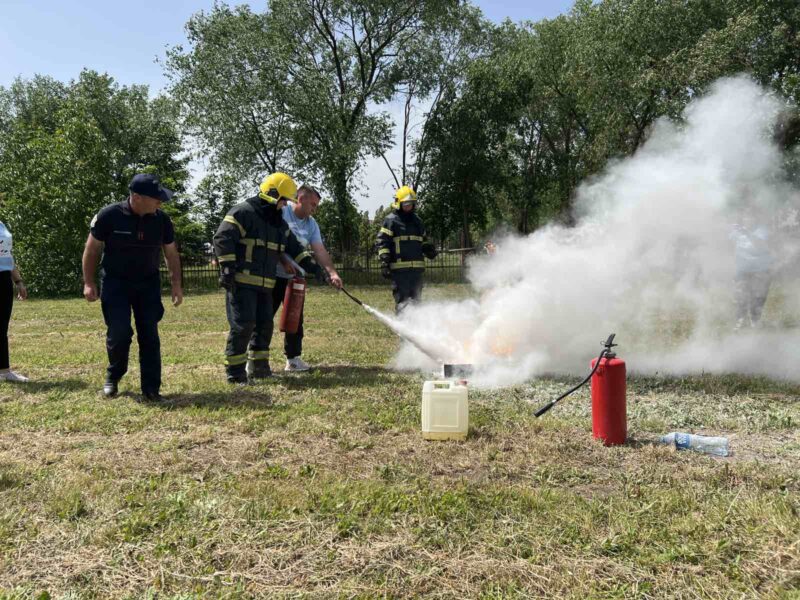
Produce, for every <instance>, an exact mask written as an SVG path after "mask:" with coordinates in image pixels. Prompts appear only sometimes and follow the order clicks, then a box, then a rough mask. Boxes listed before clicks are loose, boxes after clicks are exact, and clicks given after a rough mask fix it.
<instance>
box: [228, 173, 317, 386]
mask: <svg viewBox="0 0 800 600" xmlns="http://www.w3.org/2000/svg"><path fill="white" fill-rule="evenodd" d="M296 194H297V185H296V184H295V182H294V181H293V180H292V178H291V177H289V176H288V175H286V174H285V173H272V174H271V175H269V176H267V177H266V178H265V179H264V181H263V182H262V183H261V186H260V187H259V193H258V195H257V196H253V197H252V198H248V199H247V200H245V201H244V202H241V203H239V204H237V205H235V206H234V207H233V208H231V209H230V210H229V211H228V214H227V215H225V218H224V219H223V220H222V223H220V225H219V228H218V229H217V233H216V234H215V235H214V252H215V254H216V257H217V260H218V262H219V267H220V285H221V286H222V287H224V288H225V290H226V292H225V308H226V312H227V316H228V324H229V325H230V331H229V333H228V341H227V344H226V347H225V373H226V375H227V379H228V381H229V382H230V383H246V382H247V376H248V374H249V375H250V377H252V378H254V379H260V378H265V377H270V376H271V375H272V371H271V369H270V366H269V340H268V337H267V333H268V325H270V324H271V323H272V317H273V308H272V288H273V287H274V286H275V271H276V268H277V265H278V261H279V260H281V256H282V255H283V253H284V252H285V253H287V254H288V255H289V256H291V257H292V258H295V260H296V261H297V262H298V263H300V265H301V266H302V267H303V268H304V269H306V270H307V271H310V272H312V273H315V272H316V271H317V265H316V263H314V261H313V259H312V258H311V256H310V255H309V254H308V253H307V252H306V251H305V249H304V248H303V247H302V246H301V245H300V243H299V242H298V241H297V239H296V238H295V237H294V235H292V233H291V232H290V231H289V227H288V225H287V224H286V223H285V222H284V221H283V217H282V216H281V209H282V208H283V206H284V205H285V204H286V202H287V201H288V200H294V199H295V197H296Z"/></svg>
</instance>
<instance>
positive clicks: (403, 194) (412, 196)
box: [392, 185, 417, 210]
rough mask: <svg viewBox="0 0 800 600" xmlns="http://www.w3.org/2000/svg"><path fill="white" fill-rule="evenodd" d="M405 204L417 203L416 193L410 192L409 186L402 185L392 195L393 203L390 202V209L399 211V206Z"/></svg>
mask: <svg viewBox="0 0 800 600" xmlns="http://www.w3.org/2000/svg"><path fill="white" fill-rule="evenodd" d="M405 202H414V203H416V202H417V192H415V191H414V190H412V189H411V188H410V187H409V186H407V185H404V186H403V187H401V188H400V189H399V190H397V191H396V192H395V194H394V202H392V208H394V209H395V210H400V205H401V204H403V203H405Z"/></svg>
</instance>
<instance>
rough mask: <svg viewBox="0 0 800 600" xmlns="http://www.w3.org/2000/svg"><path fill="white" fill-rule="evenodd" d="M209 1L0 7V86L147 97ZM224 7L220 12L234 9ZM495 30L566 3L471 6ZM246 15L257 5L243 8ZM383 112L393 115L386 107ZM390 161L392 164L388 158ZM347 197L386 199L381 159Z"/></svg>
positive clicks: (512, 0)
mask: <svg viewBox="0 0 800 600" xmlns="http://www.w3.org/2000/svg"><path fill="white" fill-rule="evenodd" d="M213 3H214V0H138V1H134V2H120V1H118V0H105V1H103V0H77V1H74V2H68V1H64V0H0V86H6V87H7V86H8V85H10V84H11V83H12V82H13V81H14V79H15V78H16V77H20V76H21V77H23V78H25V79H29V78H31V77H33V76H34V75H35V74H41V75H50V76H51V77H53V78H55V79H57V80H59V81H69V80H70V79H74V78H76V77H77V76H78V74H79V73H80V71H81V69H83V68H90V69H94V70H96V71H99V72H101V73H108V74H109V75H111V76H112V77H114V78H115V79H116V80H117V81H118V82H119V83H121V84H123V85H130V84H134V83H136V84H147V85H149V86H150V90H151V93H157V92H158V91H160V90H162V89H163V88H164V87H165V86H166V83H167V82H166V78H165V77H164V75H163V69H162V66H161V65H160V64H157V63H156V58H163V57H164V54H165V50H166V48H167V47H169V46H174V45H177V44H181V43H183V42H185V40H186V38H185V36H184V31H183V26H184V24H185V23H186V21H187V20H188V19H189V17H190V16H191V15H193V14H194V13H196V12H198V11H201V10H209V9H210V8H211V7H212V6H213ZM242 3H243V2H241V1H231V2H228V4H242ZM473 3H474V4H477V5H478V6H479V7H480V8H481V10H482V11H483V13H484V15H485V16H486V17H487V18H489V19H491V20H493V21H496V22H500V21H503V20H504V19H505V18H509V19H511V20H512V21H522V20H531V21H538V20H540V19H545V18H553V17H555V16H557V15H559V14H562V13H564V12H567V11H568V10H569V9H570V7H571V6H572V4H573V0H495V1H490V0H477V1H476V0H473ZM247 4H249V5H250V6H251V7H252V8H253V10H261V9H262V8H263V7H265V6H266V3H265V2H264V1H263V0H260V1H251V2H247ZM386 108H388V110H389V111H390V112H399V111H395V107H392V106H391V105H389V106H388V107H386ZM391 158H395V157H391V156H390V159H391ZM191 168H192V171H193V179H194V180H195V181H196V180H198V179H199V178H200V177H201V176H202V174H203V173H204V171H205V164H204V161H203V159H202V158H200V159H196V160H194V161H193V162H192V165H191ZM362 173H363V176H362V181H361V184H362V185H361V189H360V190H359V191H358V193H356V194H355V196H356V200H357V202H358V204H359V206H360V207H361V208H362V209H368V210H370V211H373V210H375V209H376V208H377V207H378V206H379V205H380V204H385V202H382V199H385V197H387V196H389V197H390V196H391V188H392V187H393V179H392V178H391V175H390V173H389V172H388V170H387V169H386V167H385V165H384V163H383V161H382V160H381V159H375V160H371V161H369V163H368V164H367V165H366V168H365V169H364V170H363V172H362Z"/></svg>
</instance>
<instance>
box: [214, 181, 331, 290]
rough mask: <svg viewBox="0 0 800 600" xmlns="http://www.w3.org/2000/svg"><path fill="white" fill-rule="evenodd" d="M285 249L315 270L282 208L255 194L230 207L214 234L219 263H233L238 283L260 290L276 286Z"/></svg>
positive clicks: (301, 262)
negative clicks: (277, 271)
mask: <svg viewBox="0 0 800 600" xmlns="http://www.w3.org/2000/svg"><path fill="white" fill-rule="evenodd" d="M284 252H286V253H287V254H289V256H290V257H292V258H293V259H294V261H295V262H297V263H299V264H300V266H302V267H303V268H304V269H305V270H306V271H309V272H311V273H315V272H316V270H317V268H318V267H317V265H316V263H315V262H314V260H313V258H312V257H311V254H310V253H309V252H308V251H307V250H306V249H305V248H303V246H301V245H300V242H298V241H297V238H296V237H295V236H294V235H293V234H292V233H291V231H290V230H289V226H288V225H287V224H286V222H285V221H284V220H283V217H282V216H281V212H280V211H279V210H278V209H277V207H276V206H275V205H273V204H267V203H266V202H264V201H263V200H261V198H259V197H258V196H255V197H253V198H248V199H247V200H245V201H244V202H241V203H239V204H237V205H236V206H234V207H233V208H231V209H230V210H229V211H228V214H227V215H225V218H224V219H223V220H222V223H220V225H219V228H217V233H216V234H214V253H215V254H216V256H217V260H218V261H219V265H220V267H221V268H222V267H225V266H228V265H235V273H236V274H235V276H234V280H235V281H236V285H237V286H242V287H250V288H255V289H258V290H261V291H266V290H269V289H272V288H273V287H275V271H276V268H277V265H278V261H279V259H280V256H281V255H282V254H283V253H284Z"/></svg>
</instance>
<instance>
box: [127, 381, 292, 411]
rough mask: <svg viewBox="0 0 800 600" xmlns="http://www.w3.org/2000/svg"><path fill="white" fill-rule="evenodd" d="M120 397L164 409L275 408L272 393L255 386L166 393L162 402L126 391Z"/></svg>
mask: <svg viewBox="0 0 800 600" xmlns="http://www.w3.org/2000/svg"><path fill="white" fill-rule="evenodd" d="M119 397H126V398H130V399H132V400H133V401H135V402H138V403H139V404H141V405H142V406H147V407H152V408H159V409H162V410H176V409H184V408H203V409H205V410H222V409H228V408H233V407H244V408H255V409H265V408H269V409H275V408H277V407H275V406H273V399H272V394H271V393H270V392H268V391H265V390H263V388H261V389H260V388H259V386H253V387H235V388H234V387H233V386H231V389H230V391H225V392H203V393H191V394H181V393H177V394H164V395H163V398H164V400H163V401H162V402H147V401H146V400H144V399H143V398H142V395H141V394H136V393H134V392H124V393H121V394H120V395H119Z"/></svg>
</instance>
